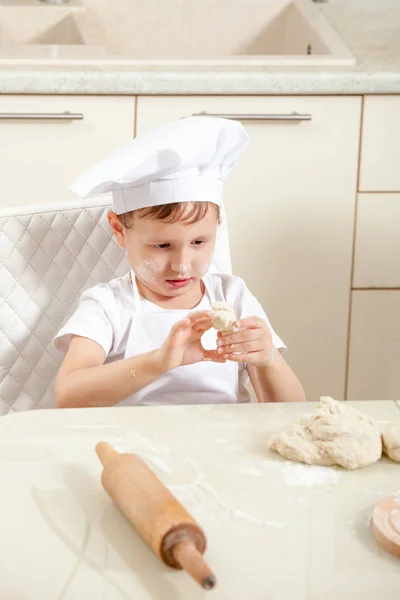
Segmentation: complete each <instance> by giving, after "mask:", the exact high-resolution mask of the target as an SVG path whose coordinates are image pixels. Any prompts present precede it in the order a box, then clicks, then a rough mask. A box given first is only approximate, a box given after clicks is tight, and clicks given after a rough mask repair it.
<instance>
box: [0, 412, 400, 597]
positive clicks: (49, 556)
mask: <svg viewBox="0 0 400 600" xmlns="http://www.w3.org/2000/svg"><path fill="white" fill-rule="evenodd" d="M351 405H353V406H355V407H357V408H359V409H360V410H362V411H363V412H365V413H366V414H368V415H370V416H371V417H372V418H374V419H375V420H376V421H377V422H378V423H380V425H381V426H384V424H385V423H386V422H388V421H393V420H397V421H400V409H399V406H397V405H396V403H395V402H385V401H380V402H357V403H351ZM314 407H315V405H313V404H307V405H304V404H285V405H283V404H279V405H276V404H275V405H274V404H268V405H258V404H249V405H238V406H229V405H225V406H189V407H161V408H160V407H154V408H151V407H141V408H136V407H134V408H110V409H77V410H64V411H61V410H60V411H57V410H48V411H30V412H25V413H19V414H14V415H10V416H7V417H3V418H2V419H0V477H1V484H2V485H1V488H2V491H1V494H0V510H1V515H2V520H1V521H2V527H1V538H0V558H1V560H0V597H1V598H4V599H7V600H22V599H25V598H26V599H27V598H29V600H55V599H56V598H58V599H60V600H61V599H62V600H78V599H79V600H82V598H85V600H98V599H99V598H102V599H103V600H128V599H135V600H186V599H188V598H190V599H191V600H197V599H198V600H200V599H204V598H206V597H208V594H210V598H213V599H215V600H218V599H221V600H227V599H228V598H229V600H244V599H246V600H273V599H274V600H293V599H294V598H296V600H316V599H318V600H321V599H323V600H338V598H340V599H341V600H354V597H360V598H362V599H363V600H377V599H378V598H380V597H382V598H385V600H397V599H398V590H399V589H400V569H399V566H400V563H399V561H398V559H395V558H394V557H393V556H391V555H390V554H388V553H386V552H385V551H384V550H382V549H381V548H380V547H379V546H378V545H377V543H376V542H375V540H374V539H373V537H372V535H371V532H370V523H369V518H370V515H371V513H372V509H373V507H374V505H375V504H376V503H377V502H378V501H379V500H380V499H382V498H384V497H385V496H386V495H388V494H390V493H393V492H395V491H396V490H399V489H400V465H399V464H396V463H394V462H391V461H389V459H387V458H385V459H382V460H381V461H380V462H379V463H377V464H375V465H372V466H371V467H368V468H365V469H361V470H359V471H353V472H347V471H344V470H342V469H339V468H328V467H313V466H308V465H301V464H296V463H292V462H288V461H285V460H283V459H282V458H280V457H279V456H277V455H275V454H272V453H270V452H269V451H268V450H267V448H266V441H267V439H268V437H269V436H270V435H271V434H272V432H274V431H275V430H278V429H280V428H281V427H283V426H284V425H286V424H288V423H291V422H292V421H293V420H294V419H295V418H297V417H298V416H299V414H300V413H302V412H304V411H310V410H313V409H314ZM99 440H107V441H109V442H110V443H111V444H113V445H114V446H115V447H116V448H117V450H119V451H121V452H124V451H128V452H129V451H131V452H136V453H137V454H139V455H140V456H142V457H143V458H144V460H145V461H146V462H147V463H148V464H149V466H150V467H151V468H152V469H153V470H154V471H155V472H156V473H157V474H158V476H159V477H160V478H161V479H162V481H163V482H164V483H165V484H166V485H167V486H168V487H169V488H170V489H171V491H172V492H173V493H174V494H175V495H176V496H177V497H178V498H179V500H180V501H181V502H182V503H183V504H184V505H185V506H186V507H187V508H188V510H189V511H190V512H191V513H192V515H193V516H194V517H195V518H196V519H197V521H198V522H199V523H200V524H201V525H202V526H203V527H204V530H205V532H206V535H207V538H208V550H207V552H206V555H205V557H206V560H207V562H208V563H209V565H210V567H211V568H212V569H213V570H214V571H215V573H216V576H217V578H218V583H217V587H216V589H215V590H213V591H212V592H205V591H204V590H202V589H201V588H200V587H199V586H198V585H197V584H196V583H194V582H193V581H192V580H191V579H190V577H189V576H188V575H187V574H186V573H184V572H181V571H173V570H171V569H169V568H168V567H166V566H164V565H163V564H162V563H161V562H160V561H159V560H158V559H157V558H156V557H155V556H154V555H153V554H152V553H151V552H150V550H149V549H148V548H147V547H146V546H145V545H144V544H143V542H142V541H141V540H140V539H139V538H138V537H137V535H136V534H135V533H134V531H133V530H132V529H131V528H130V526H129V525H128V524H127V522H126V521H125V519H124V518H123V517H122V516H121V515H120V513H119V512H118V510H117V509H116V507H115V506H114V505H113V503H112V501H111V500H110V499H109V497H108V496H107V495H106V493H105V492H104V490H103V488H102V487H101V484H100V473H101V466H100V463H99V461H98V459H97V457H96V455H95V452H94V447H95V444H96V443H97V442H98V441H99Z"/></svg>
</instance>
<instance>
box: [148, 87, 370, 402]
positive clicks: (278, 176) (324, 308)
mask: <svg viewBox="0 0 400 600" xmlns="http://www.w3.org/2000/svg"><path fill="white" fill-rule="evenodd" d="M201 111H206V112H207V113H213V114H215V113H219V114H225V115H229V114H236V115H237V114H239V115H240V114H242V115H246V114H247V115H255V114H271V113H273V114H275V113H277V114H282V113H283V114H286V113H287V114H290V113H292V112H294V111H295V112H297V113H303V114H310V115H311V120H310V121H298V122H296V121H294V122H291V121H285V120H280V121H279V120H275V121H271V120H267V119H264V120H257V121H252V120H249V119H245V118H243V120H242V122H243V124H244V126H245V127H246V129H247V131H248V133H249V135H250V140H251V144H250V148H249V150H248V151H247V152H246V153H245V154H244V155H243V156H242V157H241V158H240V161H239V162H238V164H237V167H236V168H235V169H234V171H233V172H232V173H231V175H230V176H229V177H228V179H227V182H226V185H225V207H226V211H227V219H228V225H229V236H230V243H231V251H232V261H233V271H234V273H235V274H237V275H239V276H241V277H243V278H244V279H245V280H246V282H247V284H248V286H249V288H250V289H251V291H252V292H253V293H254V294H255V295H256V296H257V298H258V299H259V301H260V302H261V304H262V305H263V306H264V308H265V310H266V312H267V314H268V316H269V318H270V319H271V322H272V325H273V326H274V328H275V329H276V331H277V332H278V333H279V334H280V336H281V337H282V338H283V340H284V341H285V342H286V343H287V345H288V352H287V357H286V358H287V360H288V362H289V363H290V365H291V366H292V368H293V369H294V371H295V372H296V373H297V374H298V376H299V377H300V379H301V381H302V383H303V385H304V387H305V389H306V392H307V396H308V398H309V400H317V399H318V398H319V397H320V396H321V395H323V394H331V395H333V396H336V397H337V398H343V397H344V393H345V370H346V348H347V335H348V320H349V300H350V280H351V257H352V243H353V228H354V207H355V195H356V176H357V165H358V144H359V132H360V117H361V98H360V97H315V96H313V97H295V96H292V97H289V96H287V97H260V96H258V97H255V96H253V97H222V96H220V97H164V98H160V97H139V98H138V106H137V131H138V133H143V132H145V131H148V130H150V129H152V128H153V127H156V126H158V125H160V124H162V123H165V122H168V121H170V120H173V119H179V118H180V117H184V116H189V115H191V114H193V113H199V112H201Z"/></svg>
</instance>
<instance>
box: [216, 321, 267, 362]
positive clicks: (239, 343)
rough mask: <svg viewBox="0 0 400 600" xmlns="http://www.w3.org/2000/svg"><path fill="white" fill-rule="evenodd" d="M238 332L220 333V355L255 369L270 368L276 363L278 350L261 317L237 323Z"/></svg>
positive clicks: (218, 342)
mask: <svg viewBox="0 0 400 600" xmlns="http://www.w3.org/2000/svg"><path fill="white" fill-rule="evenodd" d="M235 327H236V328H237V331H233V332H232V333H228V334H222V333H221V332H218V341H217V344H218V354H220V355H221V356H223V358H226V359H227V360H233V361H235V362H245V363H249V364H251V365H254V366H255V367H264V366H269V365H270V364H271V363H273V362H274V361H275V356H276V348H275V346H274V345H273V343H272V336H271V331H270V329H269V327H268V325H267V323H266V322H265V321H263V320H262V319H260V318H259V317H247V318H246V319H241V321H237V322H236V323H235Z"/></svg>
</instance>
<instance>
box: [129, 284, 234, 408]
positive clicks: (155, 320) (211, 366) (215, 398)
mask: <svg viewBox="0 0 400 600" xmlns="http://www.w3.org/2000/svg"><path fill="white" fill-rule="evenodd" d="M133 279H134V278H133ZM133 291H134V296H135V305H136V306H135V308H136V314H135V317H134V318H133V322H132V326H131V330H130V332H129V337H128V342H127V346H126V351H125V356H124V358H130V357H132V356H137V355H138V354H144V353H145V352H150V351H151V350H155V349H157V348H159V347H160V346H161V345H162V344H163V342H164V340H165V339H166V338H167V337H168V334H169V332H170V330H171V327H172V326H173V325H174V323H176V322H177V321H180V320H182V319H184V318H186V316H187V315H188V314H189V313H190V312H193V311H195V310H201V305H202V304H203V302H201V303H200V305H199V306H198V307H196V308H194V309H193V311H192V310H162V309H161V310H156V309H155V310H154V312H148V311H146V310H143V308H142V307H143V303H142V302H141V301H140V297H139V293H138V290H137V286H136V282H135V281H134V283H133ZM205 293H206V294H207V290H206V292H205ZM141 305H142V306H141ZM201 341H202V344H203V346H204V348H206V349H215V348H216V341H217V332H216V330H215V329H209V330H208V331H206V332H205V334H204V335H203V337H202V340H201ZM137 377H139V378H140V372H138V373H137ZM238 401H239V364H238V363H235V362H231V361H227V362H225V363H216V362H212V361H203V362H199V363H195V364H193V365H186V366H184V367H177V368H176V369H172V370H171V371H168V372H167V373H164V374H163V375H161V376H160V377H158V378H157V379H156V380H154V381H153V382H152V383H150V384H149V385H147V386H145V387H144V388H142V389H141V390H139V391H138V392H136V394H133V395H132V396H130V397H129V398H127V399H126V400H124V401H123V402H121V405H122V406H132V405H163V404H168V405H169V404H222V403H234V402H238Z"/></svg>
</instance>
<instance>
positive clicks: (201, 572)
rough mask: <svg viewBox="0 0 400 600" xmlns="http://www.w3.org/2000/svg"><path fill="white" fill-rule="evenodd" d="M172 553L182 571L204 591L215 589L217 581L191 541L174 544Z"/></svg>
mask: <svg viewBox="0 0 400 600" xmlns="http://www.w3.org/2000/svg"><path fill="white" fill-rule="evenodd" d="M172 553H173V555H174V558H175V560H176V561H177V562H178V563H179V564H180V566H181V567H182V569H184V570H185V571H186V572H187V573H189V575H191V576H192V577H193V579H194V580H195V581H197V583H199V584H200V585H201V586H202V587H203V588H204V589H206V590H212V588H213V587H215V584H216V582H217V580H216V578H215V575H214V573H213V572H212V571H211V569H210V568H209V566H208V565H207V563H206V562H205V560H204V559H203V555H202V554H201V553H200V552H199V551H198V550H197V548H196V546H195V545H194V544H193V542H192V541H191V540H188V539H186V540H183V541H182V542H179V543H178V544H176V545H175V546H174V548H173V550H172Z"/></svg>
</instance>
